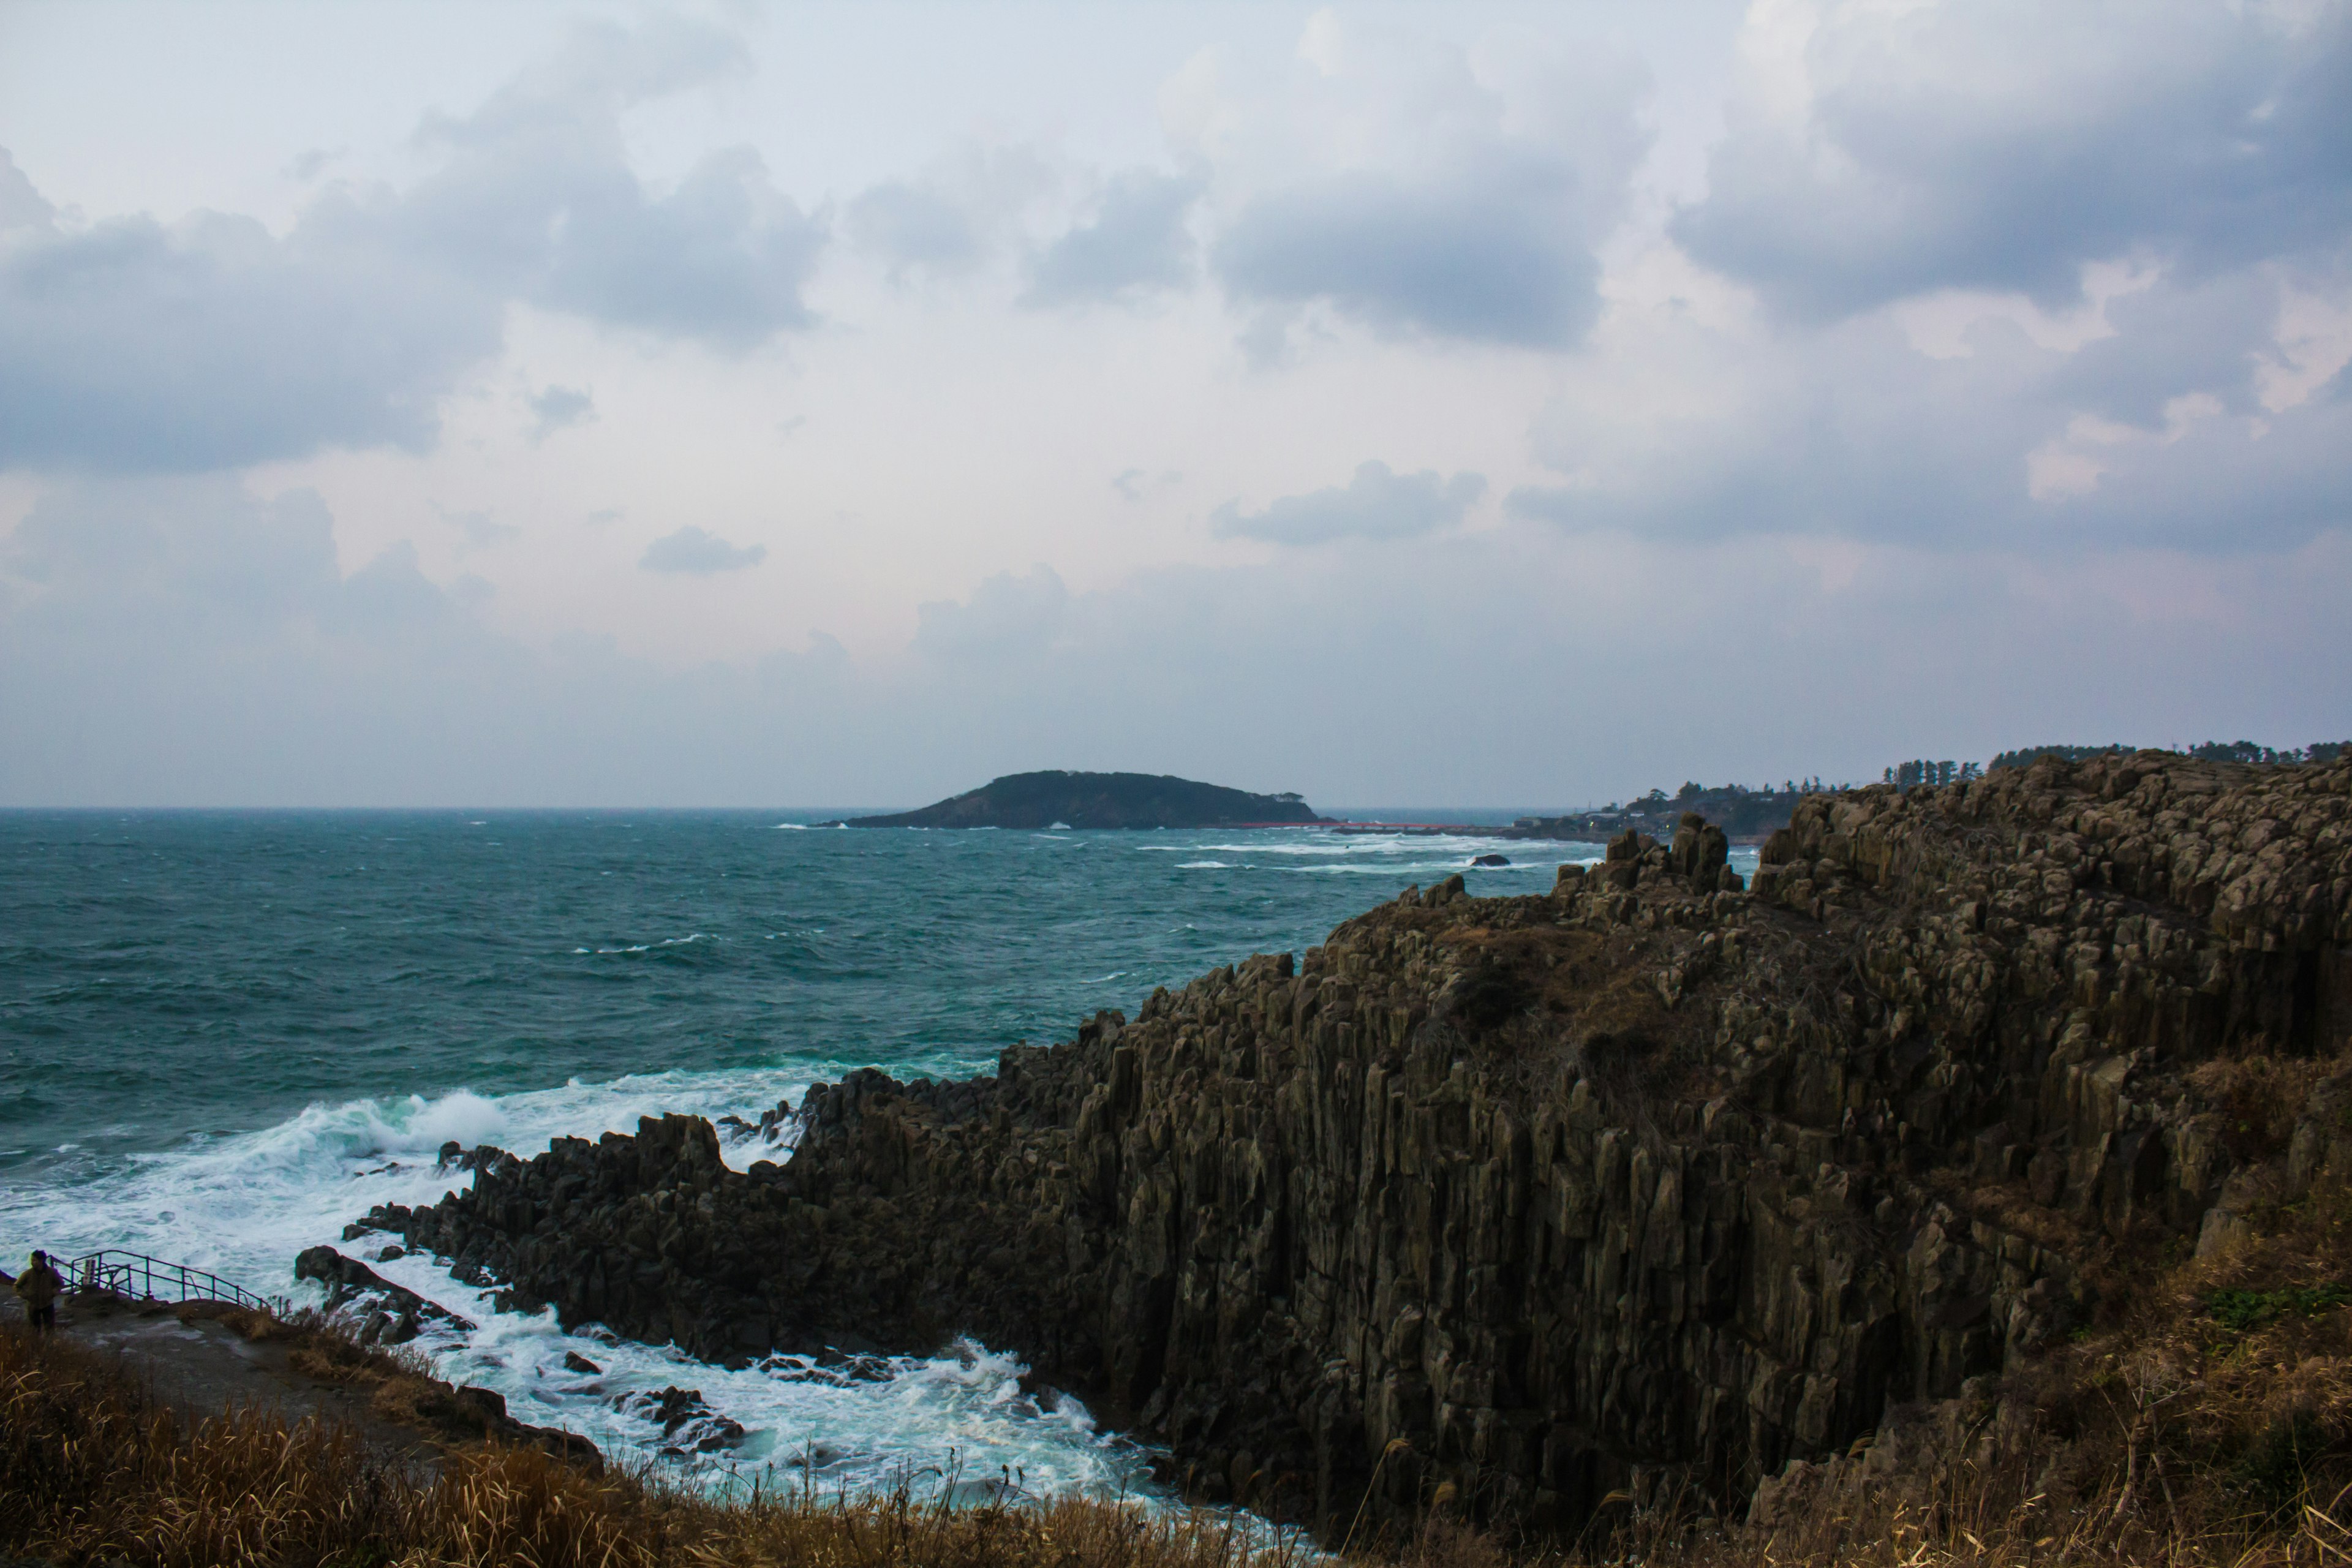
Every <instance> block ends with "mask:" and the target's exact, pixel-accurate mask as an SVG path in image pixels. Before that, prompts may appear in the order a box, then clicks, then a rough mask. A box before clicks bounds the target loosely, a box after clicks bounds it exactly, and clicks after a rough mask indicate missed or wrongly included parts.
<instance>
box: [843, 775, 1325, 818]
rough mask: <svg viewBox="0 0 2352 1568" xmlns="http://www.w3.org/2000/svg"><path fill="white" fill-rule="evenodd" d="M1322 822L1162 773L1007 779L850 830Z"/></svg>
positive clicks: (1303, 806)
mask: <svg viewBox="0 0 2352 1568" xmlns="http://www.w3.org/2000/svg"><path fill="white" fill-rule="evenodd" d="M1323 820H1325V819H1324V818H1322V817H1320V816H1316V815H1315V810H1314V808H1313V807H1312V806H1309V805H1307V803H1306V802H1305V801H1303V800H1301V799H1299V798H1298V797H1297V795H1252V794H1250V793H1249V792H1248V791H1246V790H1238V789H1227V788H1225V787H1224V786H1223V784H1201V783H1198V782H1196V781H1194V780H1192V779H1180V778H1177V777H1175V776H1174V775H1172V774H1164V773H1058V772H1056V773H1010V774H1007V775H1006V776H1005V777H1003V778H1001V779H997V780H994V781H993V782H992V783H989V784H982V786H981V787H980V788H978V789H975V790H969V791H966V792H965V793H964V794H962V795H954V796H951V797H950V798H949V799H946V800H943V801H940V803H938V804H937V805H927V806H925V807H923V808H922V809H921V810H920V811H902V812H898V813H897V814H895V815H893V816H853V817H851V818H850V819H849V822H848V826H851V827H1029V828H1038V827H1051V826H1055V824H1056V823H1058V824H1060V825H1061V826H1065V827H1241V826H1265V825H1267V824H1272V823H1299V824H1308V823H1317V822H1321V821H1323Z"/></svg>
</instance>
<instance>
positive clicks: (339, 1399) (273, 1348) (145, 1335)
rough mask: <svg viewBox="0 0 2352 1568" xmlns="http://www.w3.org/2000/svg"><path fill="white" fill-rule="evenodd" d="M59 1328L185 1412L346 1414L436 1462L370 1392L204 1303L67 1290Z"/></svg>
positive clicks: (365, 1429)
mask: <svg viewBox="0 0 2352 1568" xmlns="http://www.w3.org/2000/svg"><path fill="white" fill-rule="evenodd" d="M58 1337H59V1338H61V1339H66V1340H69V1341H71V1342H74V1343H76V1344H79V1345H83V1346H86V1347H88V1348H89V1349H91V1350H96V1351H100V1352H112V1353H114V1354H117V1355H120V1356H121V1358H122V1359H123V1361H124V1363H126V1364H128V1365H129V1366H130V1367H131V1368H132V1369H133V1370H134V1371H135V1372H136V1373H138V1374H139V1375H140V1376H141V1377H142V1379H144V1380H145V1381H146V1382H147V1383H148V1384H149V1386H151V1387H152V1389H153V1390H154V1391H155V1394H156V1395H157V1396H158V1397H159V1398H161V1399H163V1400H164V1401H165V1402H167V1403H168V1404H170V1405H172V1406H173V1408H174V1409H176V1410H179V1411H180V1412H182V1413H183V1414H184V1415H188V1416H191V1417H195V1418H201V1417H204V1416H207V1415H218V1414H220V1413H221V1412H222V1411H223V1410H225V1409H230V1408H236V1409H245V1408H250V1407H257V1408H260V1409H264V1410H275V1411H278V1412H280V1413H281V1414H283V1415H285V1416H286V1417H287V1418H288V1419H289V1420H299V1419H301V1418H302V1417H303V1416H306V1415H315V1416H318V1417H319V1418H320V1419H321V1420H324V1421H338V1420H340V1421H346V1422H349V1423H350V1424H351V1425H352V1426H356V1427H358V1428H359V1430H360V1431H361V1433H362V1435H363V1436H365V1438H366V1439H367V1442H368V1444H369V1446H370V1447H373V1448H375V1449H376V1450H378V1451H379V1452H381V1453H383V1454H384V1455H386V1456H387V1457H392V1458H399V1459H403V1460H405V1461H408V1462H411V1463H414V1464H416V1465H419V1466H421V1467H423V1468H426V1469H428V1470H429V1469H431V1468H435V1466H436V1463H437V1457H438V1453H439V1449H438V1447H437V1446H436V1444H435V1443H434V1442H433V1441H432V1440H431V1439H430V1438H428V1437H427V1436H425V1435H424V1434H423V1433H421V1432H418V1431H417V1430H415V1428H414V1427H409V1426H399V1425H396V1424H394V1423H393V1422H389V1421H385V1420H383V1418H381V1417H380V1416H377V1415H374V1414H373V1411H372V1410H371V1408H370V1406H369V1394H368V1391H367V1390H365V1389H362V1388H351V1387H345V1386H342V1385H341V1384H331V1383H322V1382H320V1381H319V1380H318V1379H316V1378H313V1377H310V1376H308V1375H306V1374H304V1373H300V1372H299V1371H297V1370H295V1368H294V1367H293V1366H292V1365H290V1364H289V1361H288V1357H287V1349H286V1346H285V1345H284V1344H282V1343H279V1342H275V1341H268V1340H265V1341H261V1342H254V1341H250V1340H247V1339H246V1338H245V1337H244V1336H243V1335H241V1334H239V1333H237V1332H236V1331H234V1330H232V1329H230V1328H229V1327H228V1326H227V1325H226V1324H225V1323H223V1322H221V1321H218V1320H217V1319H215V1318H209V1317H206V1316H204V1315H203V1314H202V1311H201V1310H198V1311H194V1312H190V1313H188V1314H186V1315H185V1316H183V1314H182V1311H181V1310H180V1309H179V1308H176V1307H173V1306H170V1305H167V1304H165V1303H163V1302H159V1301H149V1302H131V1301H125V1300H121V1298H119V1297H115V1296H109V1295H99V1294H90V1295H79V1296H68V1297H63V1298H60V1299H59V1300H58Z"/></svg>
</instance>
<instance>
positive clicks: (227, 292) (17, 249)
mask: <svg viewBox="0 0 2352 1568" xmlns="http://www.w3.org/2000/svg"><path fill="white" fill-rule="evenodd" d="M498 342H499V304H498V301H497V300H496V299H495V298H493V297H491V296H488V295H487V294H485V293H483V292H482V291H480V290H479V289H475V288H473V287H471V286H470V285H468V284H467V283H466V282H464V281H463V280H461V279H453V278H451V277H449V276H448V275H447V274H446V273H445V272H439V271H436V270H435V269H432V268H424V267H419V266H416V265H415V264H413V263H412V262H411V261H410V260H409V259H408V258H404V257H403V256H400V255H398V254H397V253H390V254H388V253H386V252H384V251H383V250H380V249H370V248H352V247H344V246H341V245H339V244H336V243H334V242H333V241H332V240H331V239H330V238H328V237H324V236H320V235H318V234H316V233H303V232H300V231H299V230H298V232H297V234H296V235H295V237H292V238H290V239H288V240H283V241H280V240H278V239H275V238H273V237H271V236H270V235H269V234H268V231H267V230H265V229H264V228H262V226H260V225H259V224H257V223H255V222H253V221H252V220H250V219H247V218H235V217H224V216H210V215H208V216H201V217H197V218H193V219H190V220H188V221H187V222H185V223H182V224H179V225H176V226H173V227H171V228H168V229H167V228H165V227H163V226H162V225H159V224H157V223H155V222H153V221H152V220H151V219H147V218H124V219H117V220H113V221H110V222H108V223H104V224H100V225H99V226H96V227H94V228H91V229H89V230H86V231H82V232H79V233H63V232H59V231H58V230H56V229H54V228H46V227H45V228H39V229H36V230H32V231H30V232H27V231H22V230H20V231H18V234H17V237H15V238H14V239H13V240H11V241H10V242H8V243H5V244H0V468H26V467H39V468H98V469H113V470H117V471H140V470H157V469H174V468H179V469H192V468H220V467H229V466H234V465H239V464H244V463H250V462H257V461H260V460H263V459H265V458H285V457H294V456H299V455H300V454H302V453H305V452H309V451H313V450H316V449H317V448H319V447H322V446H329V445H352V446H394V447H406V448H408V449H411V450H416V449H421V448H422V447H425V446H427V445H428V444H429V443H430V442H431V440H432V439H433V437H434V435H435V433H436V429H437V424H436V416H435V405H436V403H437V402H438V400H439V398H440V396H441V395H442V394H443V393H444V392H446V390H447V389H448V388H449V386H450V385H451V384H453V383H454V381H455V379H456V378H457V375H458V374H460V373H461V372H462V371H463V370H464V369H465V368H466V367H467V366H468V365H470V364H472V363H476V362H477V361H478V360H480V359H481V358H483V357H484V356H485V355H487V354H488V353H492V352H493V351H494V350H495V349H496V348H497V346H498Z"/></svg>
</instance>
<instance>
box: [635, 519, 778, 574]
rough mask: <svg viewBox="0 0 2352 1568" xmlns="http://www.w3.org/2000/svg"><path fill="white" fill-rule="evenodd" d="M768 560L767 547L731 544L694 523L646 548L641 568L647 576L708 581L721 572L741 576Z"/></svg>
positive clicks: (667, 534)
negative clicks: (671, 574)
mask: <svg viewBox="0 0 2352 1568" xmlns="http://www.w3.org/2000/svg"><path fill="white" fill-rule="evenodd" d="M767 558H768V547H767V546H766V545H764V544H730V543H729V542H727V541H726V540H723V539H721V538H719V536H718V535H717V534H715V533H711V532H709V531H706V530H704V529H700V528H697V527H696V526H694V525H693V524H692V523H688V524H687V525H686V526H685V527H684V528H681V529H679V530H678V531H677V532H675V533H666V534H664V535H662V536H661V537H660V538H659V539H656V540H655V541H654V542H652V543H651V544H648V545H646V552H645V554H644V555H643V556H641V557H639V559H638V561H637V564H638V565H639V566H640V567H642V568H644V569H645V570H646V571H647V572H678V573H685V574H688V575H691V576H697V577H708V576H710V575H712V574H715V573H719V572H740V571H742V570H743V569H744V568H746V567H749V566H757V565H758V564H759V563H761V562H762V561H765V560H766V559H767Z"/></svg>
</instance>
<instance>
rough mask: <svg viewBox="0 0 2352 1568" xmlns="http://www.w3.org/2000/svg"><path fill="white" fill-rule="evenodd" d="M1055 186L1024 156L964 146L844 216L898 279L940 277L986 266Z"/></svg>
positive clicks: (868, 195) (859, 201) (889, 183)
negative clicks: (1017, 222)
mask: <svg viewBox="0 0 2352 1568" xmlns="http://www.w3.org/2000/svg"><path fill="white" fill-rule="evenodd" d="M1053 183H1054V180H1053V174H1052V173H1051V172H1050V171H1049V170H1048V169H1047V168H1046V166H1045V163H1043V162H1041V161H1040V160H1039V159H1038V158H1037V156H1036V155H1035V154H1034V153H1030V152H1029V151H1027V150H1026V149H1024V148H1019V147H996V146H989V145H985V144H982V143H976V142H974V143H967V144H965V145H963V146H961V147H960V148H958V149H957V150H956V151H955V152H954V153H950V155H948V156H946V157H944V158H941V159H940V160H939V161H938V162H937V163H934V164H933V165H931V166H930V167H929V168H928V169H926V170H924V171H923V172H922V173H921V174H918V175H916V176H914V177H912V178H908V179H903V180H886V181H884V182H882V183H881V184H877V185H874V186H871V187H869V188H868V189H866V190H865V191H862V192H860V193H859V194H858V195H856V197H854V198H853V199H852V200H851V201H850V202H849V204H848V205H847V206H846V208H845V211H844V214H843V216H844V221H845V226H846V227H847V229H848V231H849V234H850V237H851V238H853V239H855V240H856V242H857V244H858V246H859V247H860V248H862V249H864V250H866V251H867V252H869V253H871V254H873V255H875V256H877V257H879V258H881V259H882V260H883V262H884V264H885V265H886V266H887V268H888V270H889V274H890V276H891V277H892V278H893V279H898V280H900V281H903V280H905V279H906V278H907V277H908V275H909V274H911V273H915V272H918V271H919V272H926V273H929V274H931V275H933V276H943V275H946V274H950V273H956V272H963V271H968V270H970V269H971V268H975V267H977V266H979V265H981V263H982V262H983V261H984V260H985V259H987V258H988V256H989V254H990V252H991V250H992V249H993V248H994V247H997V246H998V245H999V244H1000V243H1001V241H1002V240H1003V236H1004V233H1005V231H1006V230H1007V229H1008V228H1009V226H1011V225H1012V223H1013V219H1014V218H1015V217H1016V216H1017V215H1018V214H1019V213H1020V211H1021V210H1022V208H1023V207H1024V206H1026V205H1028V204H1029V203H1030V202H1031V201H1032V200H1034V198H1035V197H1036V196H1037V195H1039V194H1040V193H1041V192H1044V191H1045V190H1046V189H1048V188H1049V187H1050V186H1051V185H1052V184H1053Z"/></svg>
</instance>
